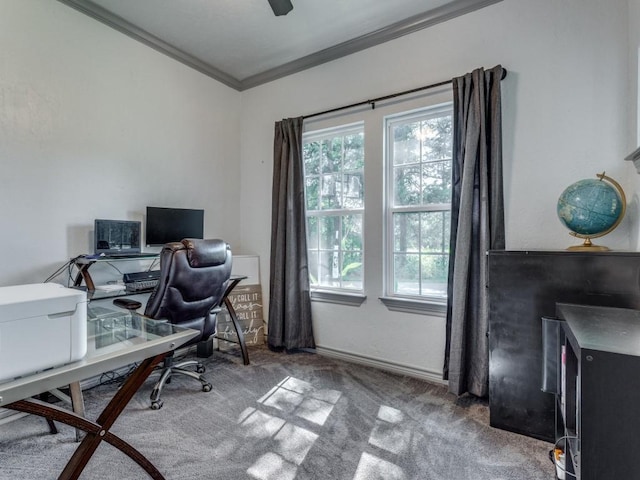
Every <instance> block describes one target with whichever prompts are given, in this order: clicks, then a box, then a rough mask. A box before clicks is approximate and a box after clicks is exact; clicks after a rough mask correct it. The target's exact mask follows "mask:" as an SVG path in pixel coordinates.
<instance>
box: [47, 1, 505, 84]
mask: <svg viewBox="0 0 640 480" xmlns="http://www.w3.org/2000/svg"><path fill="white" fill-rule="evenodd" d="M59 1H60V2H62V3H64V4H66V5H69V6H71V7H73V8H75V9H76V10H79V11H81V12H82V13H85V14H87V15H89V16H91V17H93V18H94V19H96V20H98V21H101V22H103V23H105V24H106V25H109V26H110V27H112V28H115V29H116V30H119V31H120V32H122V33H125V34H127V35H129V36H131V37H133V38H135V39H136V40H139V41H141V42H143V43H145V44H147V45H149V46H151V47H152V48H155V49H156V50H159V51H160V52H162V53H164V54H166V55H169V56H171V57H172V58H174V59H176V60H178V61H180V62H183V63H185V64H187V65H189V66H191V67H193V68H195V69H196V70H198V71H200V72H202V73H204V74H206V75H209V76H211V77H213V78H215V79H216V80H218V81H220V82H222V83H224V84H226V85H228V86H230V87H232V88H235V89H236V90H239V91H242V90H245V89H247V88H251V87H255V86H257V85H260V84H263V83H266V82H270V81H272V80H275V79H277V78H281V77H284V76H286V75H290V74H292V73H296V72H299V71H302V70H305V69H307V68H311V67H314V66H316V65H320V64H322V63H324V62H328V61H331V60H334V59H336V58H340V57H343V56H345V55H349V54H351V53H354V52H357V51H359V50H363V49H365V48H369V47H372V46H374V45H377V44H380V43H383V42H386V41H388V40H391V39H394V38H397V37H400V36H402V35H406V34H408V33H411V32H414V31H417V30H420V29H423V28H427V27H429V26H431V25H434V24H437V23H440V22H443V21H446V20H449V19H451V18H454V17H457V16H459V15H463V14H465V13H468V12H471V11H473V10H477V9H479V8H482V7H485V6H487V5H491V4H493V3H497V2H499V1H501V0H291V1H292V3H293V10H292V11H291V12H289V13H288V14H287V15H286V16H275V15H274V13H273V11H272V10H271V7H270V6H269V2H268V0H59Z"/></svg>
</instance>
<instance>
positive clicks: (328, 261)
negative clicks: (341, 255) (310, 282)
mask: <svg viewBox="0 0 640 480" xmlns="http://www.w3.org/2000/svg"><path fill="white" fill-rule="evenodd" d="M332 264H333V252H325V251H321V252H320V263H319V266H318V285H320V286H324V287H337V286H338V285H337V283H336V282H335V280H334V279H333V277H332V270H333V265H332Z"/></svg>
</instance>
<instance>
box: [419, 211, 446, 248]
mask: <svg viewBox="0 0 640 480" xmlns="http://www.w3.org/2000/svg"><path fill="white" fill-rule="evenodd" d="M446 213H448V212H446ZM444 216H445V212H425V213H422V214H420V223H421V228H420V230H421V234H422V235H421V237H422V238H421V244H420V247H421V248H420V251H421V252H422V253H424V252H444V251H445V245H447V244H448V243H449V238H448V233H449V231H448V230H447V231H446V234H445V229H444V228H445V218H444ZM445 237H446V238H445Z"/></svg>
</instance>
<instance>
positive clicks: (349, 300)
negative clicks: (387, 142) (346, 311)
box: [302, 120, 366, 306]
mask: <svg viewBox="0 0 640 480" xmlns="http://www.w3.org/2000/svg"><path fill="white" fill-rule="evenodd" d="M358 133H361V134H362V136H363V146H362V149H363V153H364V150H365V142H366V139H365V137H364V135H365V121H364V120H359V121H355V122H348V123H344V124H341V125H335V126H331V127H328V128H319V129H314V130H310V131H306V132H304V133H303V135H302V148H303V150H304V145H305V144H306V143H310V142H314V141H319V142H322V141H323V140H328V139H331V138H334V137H336V136H342V137H345V136H348V135H352V134H358ZM305 167H306V165H305V162H304V158H303V181H304V202H305V222H306V227H307V228H306V231H307V255H308V252H309V224H308V219H309V217H314V218H316V219H318V223H319V219H321V218H324V217H345V216H349V215H360V217H361V224H362V227H361V244H362V249H361V250H360V255H361V259H362V261H361V269H362V270H361V271H362V282H361V283H362V284H361V288H345V287H343V286H339V287H334V286H330V285H321V284H317V285H316V284H311V282H310V289H311V298H312V299H313V300H316V301H321V302H328V303H339V304H343V305H355V306H358V305H360V304H362V302H364V300H365V299H366V296H365V295H364V292H365V290H366V274H365V271H366V270H365V252H366V245H365V243H366V241H365V226H364V222H365V210H366V183H365V170H366V158H365V159H364V161H363V166H362V182H363V187H362V188H363V194H362V207H361V208H331V209H321V208H320V209H318V210H313V213H312V214H311V215H310V214H309V211H308V209H307V179H308V178H309V177H310V176H308V175H307V172H306V168H305ZM344 172H345V170H344V169H343V168H341V170H340V174H341V175H345V173H344ZM313 176H315V175H313ZM317 176H318V177H319V178H321V177H322V176H323V173H322V171H320V172H319V173H318V175H317ZM319 188H320V189H322V187H321V186H320V187H319ZM318 235H320V232H319V231H318ZM342 235H343V229H342V221H341V223H340V237H341V238H343V237H342ZM343 252H344V251H343V250H342V248H341V249H340V254H339V255H340V262H341V263H342V261H343V258H344V256H343ZM349 252H350V250H349ZM309 270H311V268H309Z"/></svg>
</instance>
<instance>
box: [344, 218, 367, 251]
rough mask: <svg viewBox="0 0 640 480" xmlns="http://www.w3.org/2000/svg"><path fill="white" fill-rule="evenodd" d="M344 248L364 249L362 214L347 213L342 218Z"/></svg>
mask: <svg viewBox="0 0 640 480" xmlns="http://www.w3.org/2000/svg"><path fill="white" fill-rule="evenodd" d="M341 247H342V249H343V250H352V251H361V250H362V215H345V216H344V217H343V218H342V242H341Z"/></svg>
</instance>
